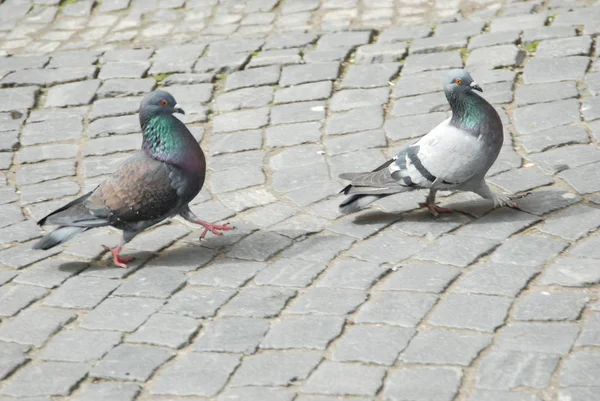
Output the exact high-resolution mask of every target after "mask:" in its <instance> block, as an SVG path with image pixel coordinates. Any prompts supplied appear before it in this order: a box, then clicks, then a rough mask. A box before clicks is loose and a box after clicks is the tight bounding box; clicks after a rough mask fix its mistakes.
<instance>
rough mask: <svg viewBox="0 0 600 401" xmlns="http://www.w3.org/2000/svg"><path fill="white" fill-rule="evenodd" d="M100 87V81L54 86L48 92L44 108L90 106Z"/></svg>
mask: <svg viewBox="0 0 600 401" xmlns="http://www.w3.org/2000/svg"><path fill="white" fill-rule="evenodd" d="M99 86H100V81H99V80H88V81H82V82H73V83H68V84H62V85H56V86H53V87H52V88H50V90H48V95H47V97H46V102H45V103H44V107H65V106H79V105H82V104H90V103H91V101H92V98H93V97H94V94H95V93H96V90H97V89H98V87H99Z"/></svg>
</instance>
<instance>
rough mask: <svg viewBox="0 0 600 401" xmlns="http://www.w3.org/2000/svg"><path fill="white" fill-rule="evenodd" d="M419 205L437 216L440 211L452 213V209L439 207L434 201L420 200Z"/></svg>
mask: <svg viewBox="0 0 600 401" xmlns="http://www.w3.org/2000/svg"><path fill="white" fill-rule="evenodd" d="M419 207H426V208H427V210H429V213H431V214H432V215H434V216H435V217H437V216H439V215H440V213H452V209H450V208H447V207H440V206H438V205H436V204H435V203H428V202H422V203H419Z"/></svg>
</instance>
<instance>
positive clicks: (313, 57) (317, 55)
mask: <svg viewBox="0 0 600 401" xmlns="http://www.w3.org/2000/svg"><path fill="white" fill-rule="evenodd" d="M351 50H352V48H351V47H347V46H344V47H332V48H320V47H315V48H314V49H313V50H307V51H306V53H304V62H305V63H308V64H311V63H330V62H333V61H337V62H343V61H344V60H346V59H347V58H348V55H349V54H350V51H351Z"/></svg>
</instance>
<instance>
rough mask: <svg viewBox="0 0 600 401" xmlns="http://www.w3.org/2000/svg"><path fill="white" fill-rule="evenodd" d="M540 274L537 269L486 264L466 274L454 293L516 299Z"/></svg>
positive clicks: (456, 285) (457, 282) (455, 286)
mask: <svg viewBox="0 0 600 401" xmlns="http://www.w3.org/2000/svg"><path fill="white" fill-rule="evenodd" d="M538 273H539V271H538V270H537V268H535V267H526V266H520V265H513V266H511V265H501V264H495V263H484V264H482V265H477V266H475V267H474V268H472V269H471V270H469V271H468V272H466V273H464V274H463V275H462V276H461V277H460V278H459V279H458V280H457V281H456V284H455V285H454V287H453V291H455V292H459V293H468V294H469V293H473V294H486V295H504V296H507V297H515V296H517V294H519V292H520V291H521V290H522V289H523V288H525V286H526V285H527V283H529V281H531V280H532V279H533V277H535V276H536V275H537V274H538Z"/></svg>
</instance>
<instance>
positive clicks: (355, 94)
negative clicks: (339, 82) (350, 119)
mask: <svg viewBox="0 0 600 401" xmlns="http://www.w3.org/2000/svg"><path fill="white" fill-rule="evenodd" d="M388 93H389V89H388V88H373V89H347V90H342V91H339V92H336V93H335V94H334V95H333V97H332V98H331V102H330V106H329V108H330V109H331V110H332V111H344V110H350V109H356V108H365V107H368V106H379V105H382V104H385V103H387V101H388Z"/></svg>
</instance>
